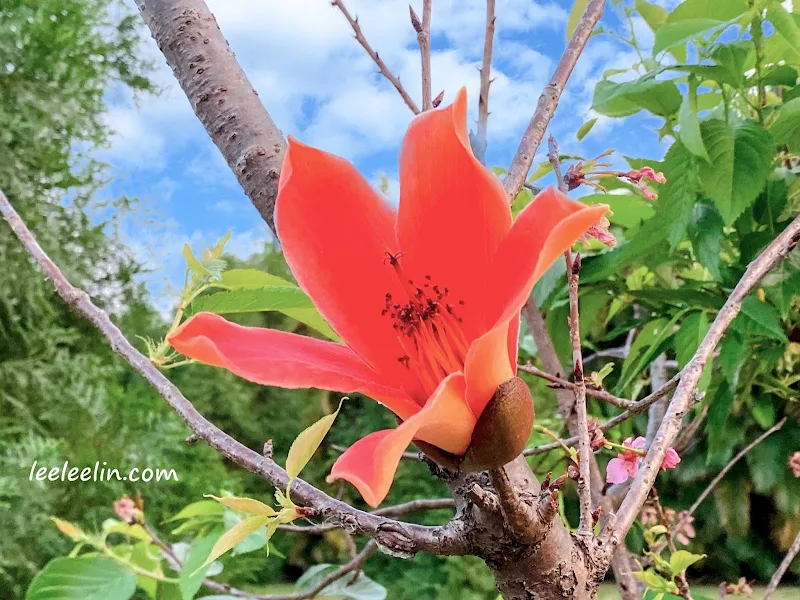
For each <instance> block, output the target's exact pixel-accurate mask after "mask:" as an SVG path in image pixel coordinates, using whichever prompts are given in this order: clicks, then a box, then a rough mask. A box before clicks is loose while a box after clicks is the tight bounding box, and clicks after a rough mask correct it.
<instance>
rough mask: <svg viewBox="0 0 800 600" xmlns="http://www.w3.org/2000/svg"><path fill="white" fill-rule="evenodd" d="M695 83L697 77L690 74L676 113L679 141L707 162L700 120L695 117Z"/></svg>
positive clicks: (696, 83) (696, 82)
mask: <svg viewBox="0 0 800 600" xmlns="http://www.w3.org/2000/svg"><path fill="white" fill-rule="evenodd" d="M697 85H698V81H697V77H695V76H694V75H690V76H689V93H688V94H686V95H685V96H684V97H683V102H682V103H681V108H680V111H679V113H678V124H679V125H680V137H681V141H682V142H683V145H684V146H686V149H687V150H689V152H691V153H692V154H694V155H695V156H699V157H700V158H702V159H704V160H705V161H706V162H708V161H710V160H711V159H710V158H709V157H708V152H707V151H706V147H705V146H704V145H703V136H702V135H700V120H699V119H698V118H697Z"/></svg>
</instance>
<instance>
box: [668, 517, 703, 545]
mask: <svg viewBox="0 0 800 600" xmlns="http://www.w3.org/2000/svg"><path fill="white" fill-rule="evenodd" d="M668 510H672V509H668ZM674 512H675V511H673V513H674ZM667 519H669V514H668V515H667ZM673 522H675V523H676V525H677V524H680V523H683V525H682V526H681V527H676V529H675V531H674V535H675V539H676V540H677V541H678V542H680V543H681V544H683V545H684V546H688V545H689V540H690V538H693V537H694V536H695V535H696V534H697V532H696V531H695V530H694V525H692V523H693V522H694V517H692V516H691V515H689V511H688V510H682V511H681V512H679V513H678V516H677V518H674V517H673Z"/></svg>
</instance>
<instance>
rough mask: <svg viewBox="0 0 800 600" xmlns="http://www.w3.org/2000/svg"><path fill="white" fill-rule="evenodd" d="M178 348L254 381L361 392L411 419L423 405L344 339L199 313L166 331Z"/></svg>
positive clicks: (198, 359) (174, 346)
mask: <svg viewBox="0 0 800 600" xmlns="http://www.w3.org/2000/svg"><path fill="white" fill-rule="evenodd" d="M167 341H169V343H170V344H171V345H172V347H173V348H175V350H177V351H178V352H180V353H181V354H184V355H185V356H188V357H189V358H193V359H195V360H197V361H200V362H202V363H205V364H208V365H213V366H215V367H223V368H225V369H228V370H229V371H231V372H233V373H235V374H237V375H239V376H240V377H243V378H244V379H247V380H248V381H253V382H255V383H261V384H264V385H275V386H280V387H284V388H309V387H314V388H320V389H324V390H333V391H337V392H343V393H353V392H360V393H363V394H366V395H367V396H369V397H371V398H374V399H375V400H377V401H379V402H381V403H382V404H384V405H386V406H387V407H388V408H389V409H390V410H392V411H393V412H394V413H395V414H396V415H397V416H399V417H400V418H402V419H408V418H409V417H411V416H412V415H413V414H414V413H416V412H417V411H419V405H417V404H416V403H415V402H414V401H413V400H412V399H411V398H409V397H408V396H407V395H406V394H405V393H404V392H402V391H401V390H398V389H396V388H393V387H392V386H390V385H387V384H385V383H384V382H383V381H382V380H381V377H380V375H379V374H378V373H376V372H375V371H374V370H373V369H371V368H370V367H369V366H368V365H366V364H365V363H364V361H362V360H361V359H360V358H359V357H358V355H356V354H355V353H354V352H353V351H352V350H350V348H348V347H347V346H344V345H342V344H335V343H333V342H325V341H322V340H318V339H315V338H310V337H305V336H301V335H295V334H293V333H287V332H285V331H276V330H274V329H264V328H261V327H243V326H241V325H237V324H235V323H231V322H230V321H226V320H225V319H223V318H222V317H220V316H219V315H214V314H211V313H198V314H197V315H195V316H194V317H192V318H191V319H189V320H188V321H186V323H184V324H183V325H181V326H180V327H178V328H177V329H176V330H175V331H173V332H172V333H170V334H169V335H168V336H167Z"/></svg>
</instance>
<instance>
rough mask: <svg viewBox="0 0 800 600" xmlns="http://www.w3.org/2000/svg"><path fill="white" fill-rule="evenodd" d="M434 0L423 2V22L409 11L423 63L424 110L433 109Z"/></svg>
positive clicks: (412, 11)
mask: <svg viewBox="0 0 800 600" xmlns="http://www.w3.org/2000/svg"><path fill="white" fill-rule="evenodd" d="M432 4H433V0H422V21H420V20H419V17H418V16H417V13H415V12H414V9H413V8H412V7H411V5H410V4H409V5H408V10H409V12H410V13H411V25H412V26H413V27H414V31H416V32H417V43H419V56H420V62H421V63H422V110H423V111H425V110H430V109H432V108H433V101H432V98H433V95H432V93H431V12H432V8H433V7H432Z"/></svg>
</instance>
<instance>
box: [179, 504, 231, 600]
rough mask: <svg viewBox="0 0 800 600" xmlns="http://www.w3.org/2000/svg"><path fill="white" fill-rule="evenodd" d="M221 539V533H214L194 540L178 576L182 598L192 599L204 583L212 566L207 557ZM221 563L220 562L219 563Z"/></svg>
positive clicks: (185, 599) (183, 599)
mask: <svg viewBox="0 0 800 600" xmlns="http://www.w3.org/2000/svg"><path fill="white" fill-rule="evenodd" d="M217 506H221V505H219V504H218V505H217ZM218 539H220V536H219V535H212V536H209V537H205V538H201V539H199V540H195V541H194V542H192V545H191V546H190V548H189V552H188V554H187V555H186V560H184V561H183V565H182V566H181V572H180V575H179V578H178V587H179V588H180V591H181V599H182V600H192V598H194V595H195V594H196V593H197V590H199V589H200V586H201V585H203V578H204V577H205V576H206V573H208V570H209V568H210V567H211V564H210V563H211V562H213V561H211V560H209V561H206V559H207V558H208V557H209V555H210V554H211V549H212V548H213V547H214V544H216V542H217V540H218ZM217 564H219V563H217Z"/></svg>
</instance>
